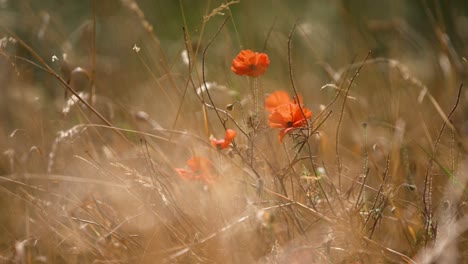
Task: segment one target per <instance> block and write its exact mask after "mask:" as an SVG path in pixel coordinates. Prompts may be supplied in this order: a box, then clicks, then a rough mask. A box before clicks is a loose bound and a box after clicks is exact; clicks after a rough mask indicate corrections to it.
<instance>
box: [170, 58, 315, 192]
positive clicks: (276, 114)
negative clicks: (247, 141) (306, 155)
mask: <svg viewBox="0 0 468 264" xmlns="http://www.w3.org/2000/svg"><path fill="white" fill-rule="evenodd" d="M269 65H270V59H269V57H268V55H267V54H265V53H259V52H254V51H252V50H242V51H241V52H240V53H239V54H238V55H237V56H236V57H235V58H234V60H233V61H232V66H231V70H232V71H233V72H234V73H235V74H237V75H241V76H244V75H245V76H249V77H254V78H256V77H259V76H261V75H263V74H264V73H265V72H266V70H267V68H268V66H269ZM265 109H266V110H267V111H268V112H269V113H270V115H269V116H268V124H269V126H270V127H271V128H279V129H280V132H279V134H278V138H279V141H280V143H282V142H283V139H284V136H285V135H286V134H288V133H289V132H291V131H292V130H294V129H296V128H301V127H305V126H307V120H308V119H309V118H311V116H312V112H311V111H310V110H309V109H307V108H306V107H305V106H304V105H303V102H302V98H301V97H300V96H299V98H293V99H291V97H290V96H289V94H288V93H287V92H285V91H276V92H274V93H272V94H271V95H270V96H268V97H267V98H266V101H265ZM236 135H237V133H236V131H235V130H233V129H226V133H225V135H224V138H223V139H217V138H215V137H213V136H211V137H210V143H211V145H212V146H213V147H214V148H216V149H217V150H223V149H228V148H230V146H231V143H232V141H233V140H234V138H235V137H236ZM187 166H188V168H189V169H182V168H176V169H175V170H176V172H177V173H178V174H179V176H180V177H181V178H183V179H186V180H201V181H202V182H204V183H205V184H211V183H213V182H214V167H213V163H212V161H211V160H210V159H208V158H205V157H198V156H194V157H192V158H191V159H189V160H188V161H187Z"/></svg>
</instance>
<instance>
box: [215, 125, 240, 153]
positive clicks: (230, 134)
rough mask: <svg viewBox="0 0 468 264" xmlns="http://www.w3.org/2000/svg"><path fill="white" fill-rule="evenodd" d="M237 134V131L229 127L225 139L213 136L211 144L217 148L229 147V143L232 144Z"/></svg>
mask: <svg viewBox="0 0 468 264" xmlns="http://www.w3.org/2000/svg"><path fill="white" fill-rule="evenodd" d="M236 135H237V133H236V131H234V130H232V129H227V130H226V134H225V135H224V139H216V138H211V139H210V141H211V145H213V147H215V148H217V149H226V148H229V145H230V144H231V142H232V140H233V139H234V138H235V137H236Z"/></svg>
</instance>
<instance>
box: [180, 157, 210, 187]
mask: <svg viewBox="0 0 468 264" xmlns="http://www.w3.org/2000/svg"><path fill="white" fill-rule="evenodd" d="M187 166H188V167H189V168H190V170H186V169H181V168H176V169H175V171H176V172H177V174H179V176H180V177H181V178H183V179H186V180H201V181H203V182H204V183H205V184H211V183H213V181H214V177H213V171H214V169H213V163H212V162H211V160H210V159H208V158H204V157H196V156H194V157H192V158H191V159H189V160H187Z"/></svg>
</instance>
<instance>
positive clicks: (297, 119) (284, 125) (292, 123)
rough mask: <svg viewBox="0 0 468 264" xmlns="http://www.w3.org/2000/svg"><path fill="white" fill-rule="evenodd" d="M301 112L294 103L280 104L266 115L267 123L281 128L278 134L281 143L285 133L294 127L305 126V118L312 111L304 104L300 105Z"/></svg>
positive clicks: (310, 114)
mask: <svg viewBox="0 0 468 264" xmlns="http://www.w3.org/2000/svg"><path fill="white" fill-rule="evenodd" d="M302 112H304V114H302ZM302 112H301V108H300V107H299V105H298V104H296V103H286V104H282V105H280V106H277V107H276V108H274V109H273V111H272V112H271V114H270V116H269V117H268V124H269V125H270V127H272V128H281V130H280V133H279V135H278V137H279V140H280V142H281V143H283V138H284V136H285V135H286V134H287V133H289V132H290V131H291V130H293V129H295V128H298V127H304V126H306V124H307V122H306V119H309V118H311V117H312V112H311V111H310V110H309V109H307V108H306V107H305V106H302ZM304 116H305V118H304Z"/></svg>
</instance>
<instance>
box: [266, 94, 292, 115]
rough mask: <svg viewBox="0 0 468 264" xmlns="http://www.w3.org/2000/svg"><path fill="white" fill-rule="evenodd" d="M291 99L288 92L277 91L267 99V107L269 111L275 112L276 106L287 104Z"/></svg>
mask: <svg viewBox="0 0 468 264" xmlns="http://www.w3.org/2000/svg"><path fill="white" fill-rule="evenodd" d="M290 100H291V98H290V97H289V95H288V93H287V92H285V91H276V92H274V93H272V94H271V95H270V96H268V97H267V98H266V99H265V108H266V110H267V111H269V112H273V110H274V109H275V108H276V107H278V106H280V105H283V104H287V103H289V101H290Z"/></svg>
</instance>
